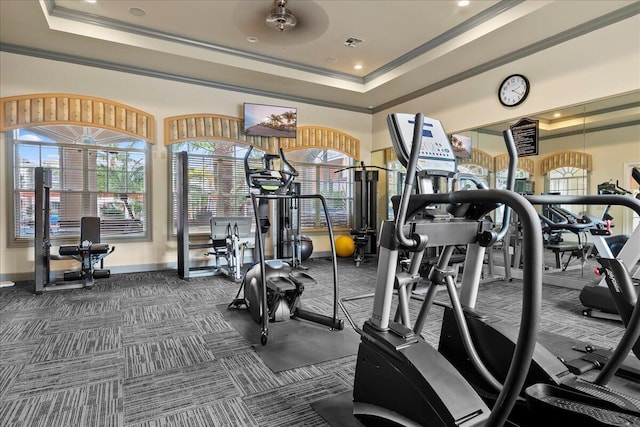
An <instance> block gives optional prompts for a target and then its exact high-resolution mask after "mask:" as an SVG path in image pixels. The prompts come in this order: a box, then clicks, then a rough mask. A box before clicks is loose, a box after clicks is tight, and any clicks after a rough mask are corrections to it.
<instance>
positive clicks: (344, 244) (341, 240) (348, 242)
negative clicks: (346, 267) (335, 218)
mask: <svg viewBox="0 0 640 427" xmlns="http://www.w3.org/2000/svg"><path fill="white" fill-rule="evenodd" d="M335 243H336V255H338V256H339V257H343V258H345V257H350V256H351V255H353V252H354V251H355V250H356V245H355V243H353V239H352V238H351V236H338V237H336V241H335Z"/></svg>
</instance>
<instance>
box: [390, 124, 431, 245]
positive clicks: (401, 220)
mask: <svg viewBox="0 0 640 427" xmlns="http://www.w3.org/2000/svg"><path fill="white" fill-rule="evenodd" d="M423 125H424V115H423V114H422V113H418V114H416V118H415V123H414V126H413V142H412V143H411V154H410V155H409V163H408V164H407V174H406V176H405V178H404V190H403V191H402V198H401V199H400V208H399V209H398V217H397V218H396V238H397V239H398V242H400V244H401V245H403V246H405V247H406V248H408V249H412V250H414V251H419V250H422V249H424V248H426V247H427V238H426V236H421V235H420V234H417V233H413V234H412V236H411V238H410V239H408V238H407V237H405V235H404V233H403V230H404V225H405V223H406V221H407V219H406V217H407V209H408V208H409V199H410V198H411V194H412V193H413V183H414V182H415V181H416V166H417V164H418V158H419V157H420V147H422V126H423Z"/></svg>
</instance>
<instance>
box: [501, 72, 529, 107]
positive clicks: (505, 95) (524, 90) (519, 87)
mask: <svg viewBox="0 0 640 427" xmlns="http://www.w3.org/2000/svg"><path fill="white" fill-rule="evenodd" d="M528 94H529V82H528V81H527V79H526V78H525V77H524V76H521V75H513V76H510V77H507V78H506V79H505V80H504V81H503V82H502V84H501V85H500V93H499V97H500V102H501V103H502V104H503V105H506V106H507V107H513V106H516V105H518V104H520V103H522V102H523V101H524V100H525V98H526V97H527V95H528Z"/></svg>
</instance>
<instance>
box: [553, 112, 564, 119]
mask: <svg viewBox="0 0 640 427" xmlns="http://www.w3.org/2000/svg"><path fill="white" fill-rule="evenodd" d="M553 117H555V118H556V119H557V118H558V117H562V114H560V113H554V115H553Z"/></svg>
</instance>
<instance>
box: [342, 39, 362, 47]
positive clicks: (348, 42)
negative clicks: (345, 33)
mask: <svg viewBox="0 0 640 427" xmlns="http://www.w3.org/2000/svg"><path fill="white" fill-rule="evenodd" d="M363 42H364V40H360V39H357V38H355V37H349V38H348V39H346V40H345V41H344V45H345V46H349V47H357V46H358V45H360V44H362V43H363Z"/></svg>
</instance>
